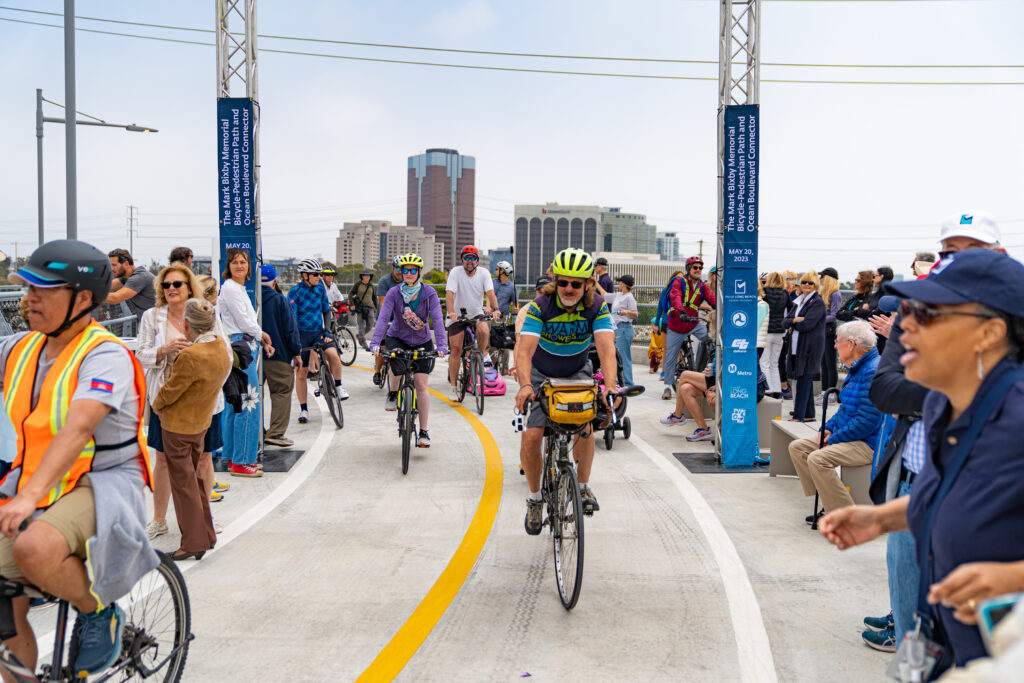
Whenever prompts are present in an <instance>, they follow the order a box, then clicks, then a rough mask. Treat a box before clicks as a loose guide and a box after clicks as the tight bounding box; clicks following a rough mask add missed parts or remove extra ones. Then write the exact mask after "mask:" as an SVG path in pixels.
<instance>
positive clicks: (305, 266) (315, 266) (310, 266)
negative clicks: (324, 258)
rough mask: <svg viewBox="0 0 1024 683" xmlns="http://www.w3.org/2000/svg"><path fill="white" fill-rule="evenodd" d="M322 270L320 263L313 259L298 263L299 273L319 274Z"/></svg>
mask: <svg viewBox="0 0 1024 683" xmlns="http://www.w3.org/2000/svg"><path fill="white" fill-rule="evenodd" d="M322 270H323V267H322V266H321V265H320V262H319V261H317V260H316V259H315V258H308V259H305V260H304V261H302V262H301V263H299V272H300V273H317V274H319V273H320V272H321V271H322Z"/></svg>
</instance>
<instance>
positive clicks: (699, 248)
mask: <svg viewBox="0 0 1024 683" xmlns="http://www.w3.org/2000/svg"><path fill="white" fill-rule="evenodd" d="M697 245H698V246H697V254H698V256H700V260H701V262H703V261H704V240H697Z"/></svg>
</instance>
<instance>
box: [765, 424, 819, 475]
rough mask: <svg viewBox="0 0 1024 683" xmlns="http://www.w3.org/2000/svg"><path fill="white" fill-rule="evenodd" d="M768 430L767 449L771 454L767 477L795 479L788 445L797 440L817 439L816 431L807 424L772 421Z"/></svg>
mask: <svg viewBox="0 0 1024 683" xmlns="http://www.w3.org/2000/svg"><path fill="white" fill-rule="evenodd" d="M768 429H769V436H768V448H769V450H770V452H771V454H772V455H771V464H769V465H768V475H769V476H771V477H778V476H780V475H781V476H789V477H795V476H796V470H795V469H793V461H792V460H790V458H789V444H790V443H791V442H793V441H796V440H797V439H817V438H818V429H817V427H812V426H811V423H807V422H790V421H788V420H774V421H772V424H771V426H770V427H769V428H768Z"/></svg>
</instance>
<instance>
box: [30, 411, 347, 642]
mask: <svg viewBox="0 0 1024 683" xmlns="http://www.w3.org/2000/svg"><path fill="white" fill-rule="evenodd" d="M316 402H317V405H318V406H319V407H320V433H319V434H318V435H317V437H316V440H315V441H314V442H313V445H312V447H310V449H309V450H308V451H306V454H305V455H304V456H303V457H301V458H299V462H298V464H296V465H295V467H293V468H292V469H291V472H289V473H288V478H287V479H285V480H284V482H282V483H281V484H279V485H278V486H277V488H275V489H274V490H273V491H271V492H270V494H269V495H268V496H267V497H266V498H263V499H261V500H260V502H258V503H257V504H255V505H253V506H252V507H251V508H249V509H248V510H246V511H245V512H244V513H242V515H241V516H240V517H239V518H238V519H236V520H235V521H234V522H232V523H231V524H228V525H227V526H226V527H225V528H224V531H223V532H221V533H219V534H217V545H216V547H214V548H213V549H212V550H210V551H208V552H207V553H206V555H205V556H204V557H206V556H212V555H213V554H214V553H216V552H217V551H219V550H223V549H224V547H225V546H226V545H228V544H229V543H231V541H233V540H235V539H236V538H238V537H239V536H241V535H242V534H244V533H245V532H246V531H248V530H249V529H251V528H252V527H253V526H254V525H255V524H256V523H257V522H259V521H260V520H261V519H263V518H264V517H266V516H267V515H268V514H270V513H271V512H272V511H273V510H274V508H276V507H277V506H278V505H280V504H281V503H283V502H284V501H285V500H287V499H288V496H290V495H292V494H293V493H295V490H296V489H297V488H299V487H300V486H301V485H302V484H303V483H304V482H305V481H306V480H307V479H309V476H310V475H311V474H313V471H314V470H316V468H317V465H319V464H320V461H321V460H323V458H324V454H326V453H327V447H328V446H329V445H330V443H331V439H332V438H333V437H334V434H335V433H336V430H335V429H334V421H333V420H332V419H330V417H331V416H330V413H328V412H327V404H326V403H324V399H323V397H319V398H317V399H316ZM198 566H199V563H198V562H181V563H179V564H178V570H179V571H181V573H182V575H184V574H186V573H188V571H189V570H191V569H193V568H194V567H198ZM72 609H74V608H72ZM53 636H54V631H48V632H47V633H44V634H43V635H41V636H37V637H36V642H37V643H38V647H39V654H38V656H37V659H38V661H41V662H42V661H46V660H47V658H48V657H49V656H50V653H52V652H53ZM70 641H71V629H70V628H69V629H68V631H67V634H66V635H65V637H64V642H65V644H67V643H68V642H70Z"/></svg>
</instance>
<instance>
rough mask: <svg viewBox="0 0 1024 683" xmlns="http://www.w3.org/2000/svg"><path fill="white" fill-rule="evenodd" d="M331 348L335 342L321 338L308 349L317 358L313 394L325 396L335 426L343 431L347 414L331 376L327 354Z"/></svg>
mask: <svg viewBox="0 0 1024 683" xmlns="http://www.w3.org/2000/svg"><path fill="white" fill-rule="evenodd" d="M331 346H334V341H332V340H331V339H327V338H324V337H321V338H320V340H319V341H317V343H316V344H313V346H311V347H307V348H309V349H311V351H312V352H313V353H315V354H316V358H317V369H316V371H315V372H316V374H315V375H314V378H315V381H316V389H315V390H314V392H313V393H314V395H316V396H323V399H324V400H325V401H327V410H328V411H329V412H330V413H331V418H332V419H333V420H334V424H336V425H338V429H341V428H343V427H344V426H345V414H344V412H343V411H342V409H341V397H340V396H339V395H338V387H337V385H335V383H334V375H332V374H331V366H330V364H329V363H328V362H327V354H326V353H325V351H326V350H327V349H328V348H329V347H331ZM312 361H313V359H312V358H310V364H312Z"/></svg>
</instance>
